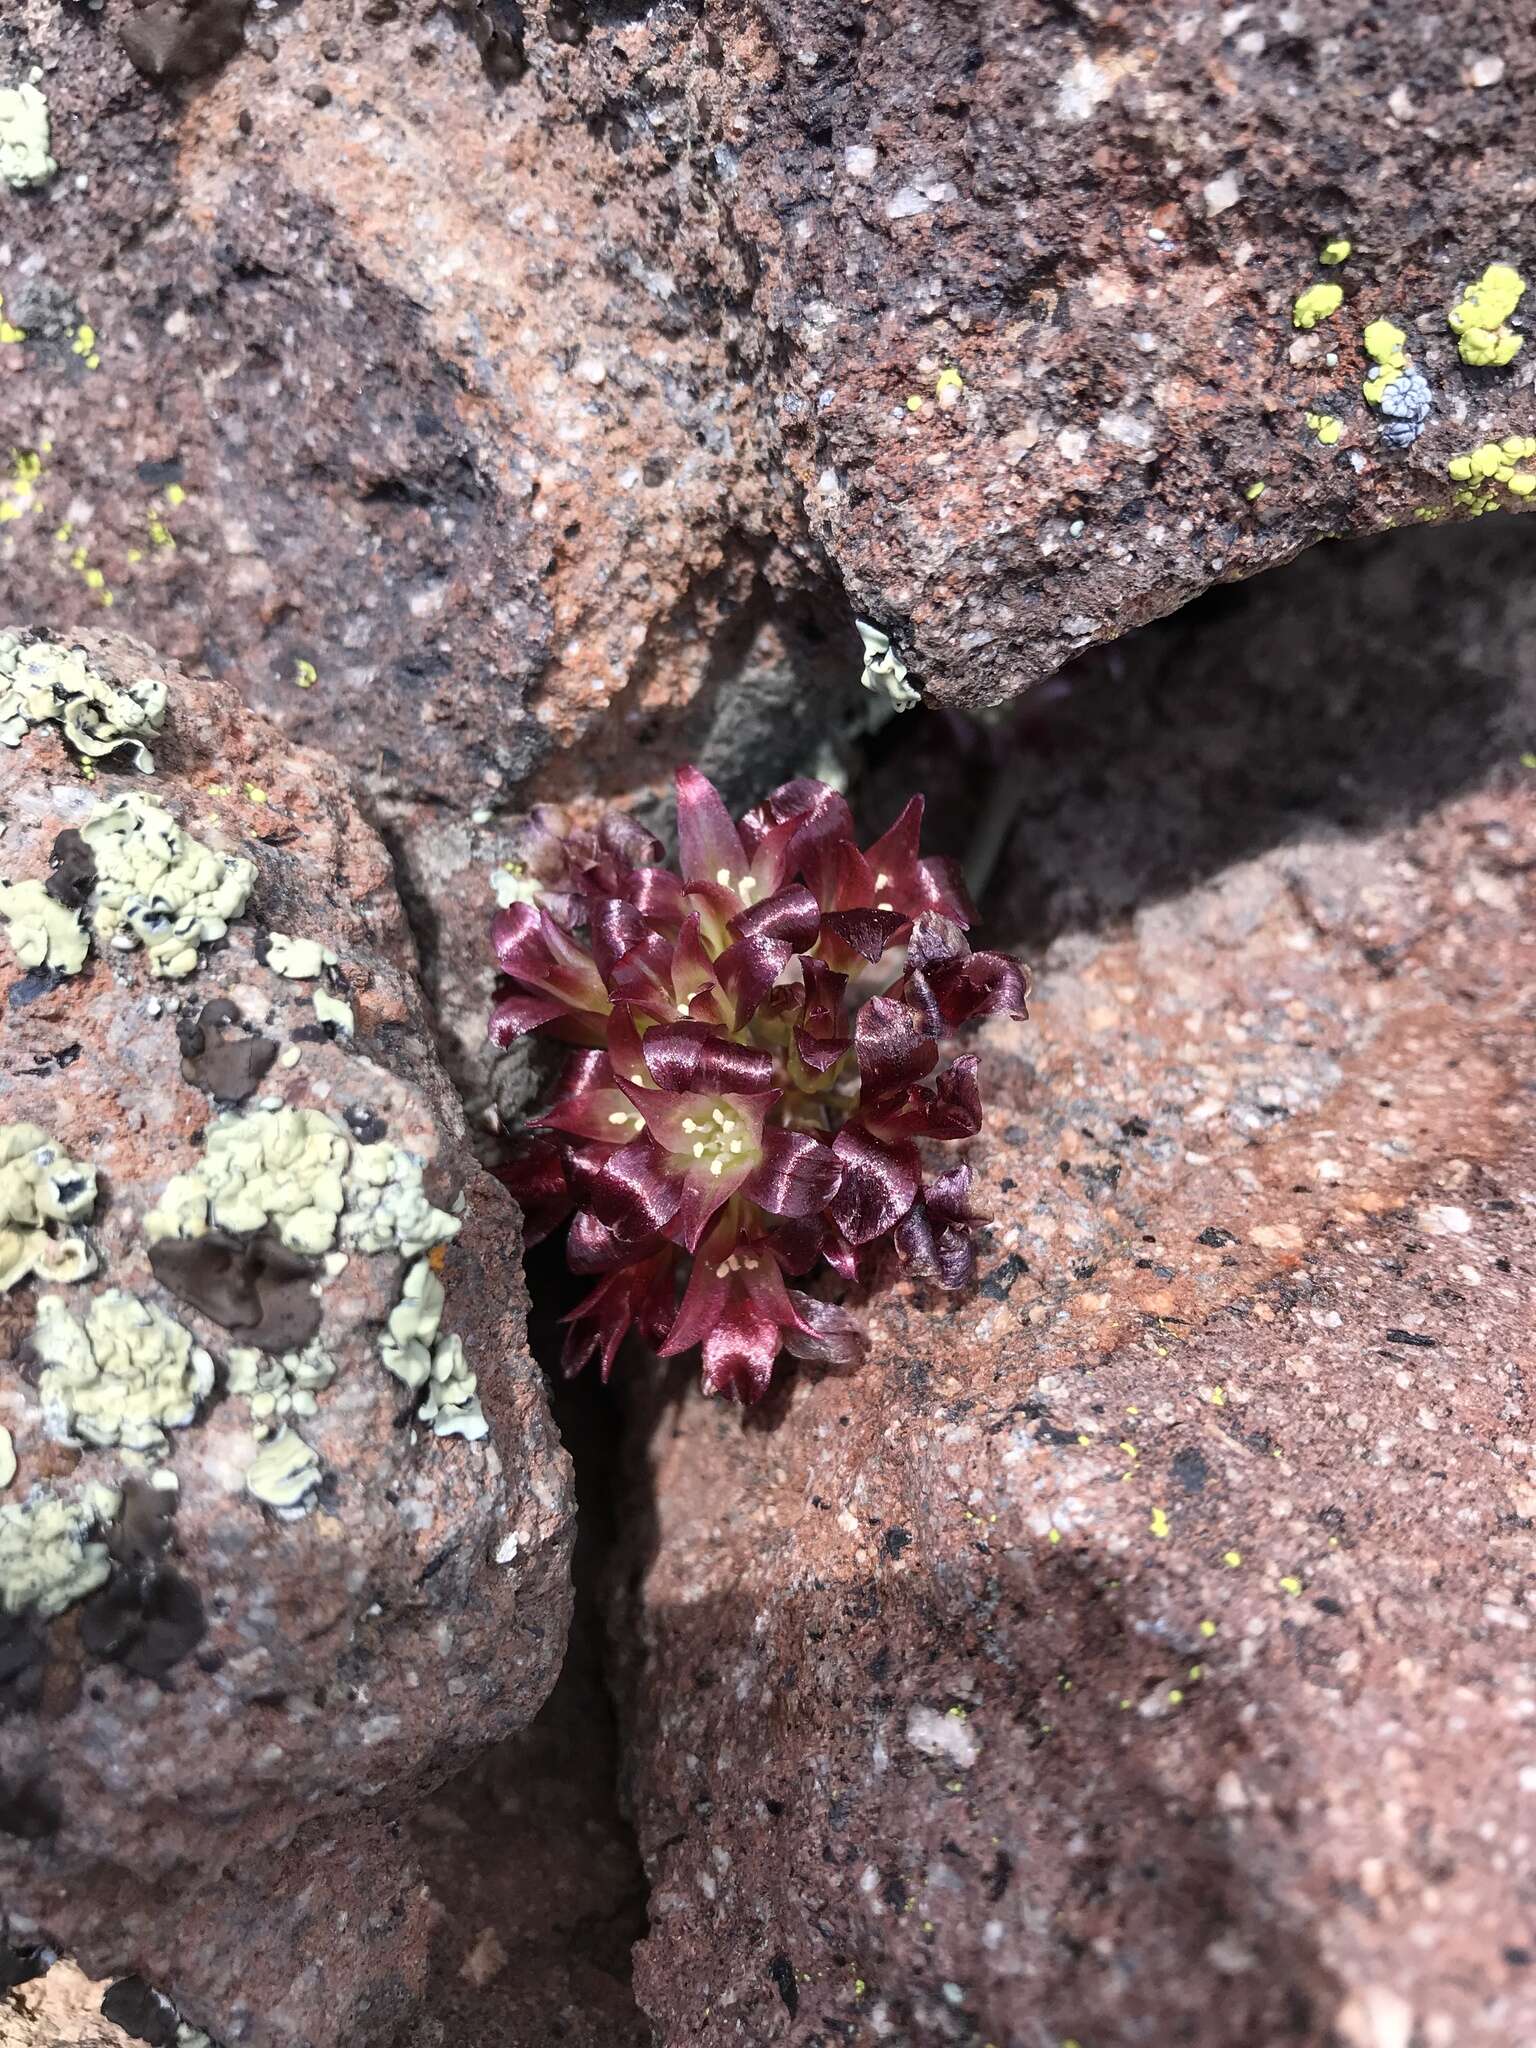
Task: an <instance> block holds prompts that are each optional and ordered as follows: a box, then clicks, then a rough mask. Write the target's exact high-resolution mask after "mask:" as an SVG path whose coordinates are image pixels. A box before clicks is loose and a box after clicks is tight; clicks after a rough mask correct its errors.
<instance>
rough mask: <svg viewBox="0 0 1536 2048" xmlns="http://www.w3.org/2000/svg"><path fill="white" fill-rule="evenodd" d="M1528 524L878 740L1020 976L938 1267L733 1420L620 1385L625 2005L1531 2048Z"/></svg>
mask: <svg viewBox="0 0 1536 2048" xmlns="http://www.w3.org/2000/svg"><path fill="white" fill-rule="evenodd" d="M1529 532H1530V529H1529V528H1524V529H1522V528H1521V527H1520V526H1519V525H1513V524H1503V523H1495V522H1488V523H1486V524H1485V525H1484V526H1482V527H1480V528H1478V529H1476V530H1475V531H1473V532H1469V533H1468V534H1466V535H1464V536H1461V537H1460V539H1459V541H1458V542H1457V543H1455V544H1453V542H1452V539H1451V537H1450V536H1429V535H1424V536H1418V537H1416V538H1415V539H1413V540H1412V541H1410V540H1407V539H1403V540H1398V541H1393V542H1390V543H1384V544H1372V545H1371V546H1369V547H1368V548H1367V549H1365V550H1364V551H1360V550H1348V551H1345V550H1340V551H1330V552H1329V553H1328V554H1327V555H1325V556H1318V557H1314V558H1312V559H1311V561H1310V562H1309V563H1308V564H1306V565H1304V566H1301V565H1299V566H1298V567H1297V568H1295V569H1292V570H1291V571H1288V572H1286V574H1284V575H1282V576H1277V577H1276V578H1274V579H1272V580H1270V581H1268V582H1266V583H1264V584H1261V585H1256V586H1253V587H1252V588H1251V589H1250V590H1249V591H1248V592H1245V593H1243V595H1242V597H1241V599H1239V598H1237V597H1235V596H1234V597H1233V598H1231V599H1229V600H1225V601H1224V602H1223V604H1222V605H1221V606H1220V607H1217V606H1214V605H1207V606H1205V607H1203V608H1201V609H1200V610H1199V611H1197V612H1193V613H1191V614H1190V615H1189V616H1188V617H1187V618H1186V619H1182V620H1178V621H1174V622H1170V623H1169V624H1168V625H1167V626H1166V627H1162V628H1158V629H1155V630H1154V631H1153V633H1151V634H1150V635H1147V636H1142V637H1141V638H1139V639H1138V640H1136V641H1134V642H1131V643H1128V644H1127V645H1126V646H1125V647H1124V648H1123V649H1117V650H1114V651H1113V652H1111V653H1110V654H1108V655H1106V656H1103V657H1099V658H1097V659H1095V660H1094V661H1093V662H1091V663H1084V664H1080V665H1079V667H1078V668H1077V669H1076V670H1074V671H1073V672H1072V674H1071V675H1070V677H1068V678H1064V679H1063V682H1062V684H1061V685H1060V686H1059V687H1057V688H1056V689H1054V690H1053V691H1052V692H1050V693H1048V694H1042V697H1041V699H1040V700H1039V702H1038V704H1037V706H1036V708H1035V709H1034V710H1033V711H1032V712H1031V713H1030V714H1029V716H1028V717H1027V718H1026V719H1025V720H1023V721H1022V722H1021V723H1020V724H1019V725H1018V726H1017V727H1015V728H1012V729H1010V730H1008V731H1007V732H1006V733H1005V734H1003V735H997V734H994V735H991V736H990V737H989V738H988V740H987V742H986V748H985V753H986V760H985V762H983V761H982V760H980V759H979V758H975V759H972V758H968V757H964V756H962V757H960V758H959V759H958V760H957V761H956V762H955V764H954V765H953V766H952V767H951V768H950V769H949V770H947V771H946V769H945V768H944V765H943V751H944V746H943V737H942V734H941V733H940V732H939V731H938V730H937V729H933V730H931V731H930V732H929V733H928V735H927V740H926V744H925V742H924V738H923V733H922V728H920V727H917V726H914V727H913V728H912V733H913V747H914V756H913V757H909V758H908V760H907V761H906V763H905V764H903V763H902V762H900V761H899V760H898V761H895V762H893V763H892V764H891V766H890V776H891V778H892V786H891V787H890V788H889V789H884V791H883V795H882V786H881V785H880V784H879V783H878V782H877V783H876V784H875V785H873V786H872V787H871V789H870V791H869V792H868V796H869V801H870V803H871V805H872V806H873V807H874V808H875V809H876V810H878V809H879V808H880V805H881V802H882V801H884V802H885V805H886V810H887V812H888V811H889V808H890V804H891V800H892V799H893V798H894V796H895V791H896V788H897V787H899V788H900V790H901V793H902V794H905V791H906V788H907V787H908V786H909V785H910V778H911V772H912V770H911V760H912V758H914V757H922V758H924V759H925V760H926V763H927V765H928V767H929V769H930V771H931V780H932V782H933V784H934V786H935V788H936V791H937V792H938V793H939V795H940V796H941V798H943V797H944V792H945V790H946V789H947V790H948V792H949V795H948V797H947V799H945V800H944V801H941V803H940V805H939V815H938V816H937V817H936V819H935V829H934V837H935V843H939V842H940V841H941V840H942V838H943V836H944V832H945V829H946V828H945V824H944V817H945V815H946V811H947V815H948V818H949V820H950V829H954V828H956V827H958V826H959V825H960V823H961V821H962V820H963V819H965V818H966V817H974V815H975V812H976V809H977V796H978V789H979V787H980V786H981V784H982V779H983V777H984V775H985V773H986V772H987V769H988V768H989V767H990V768H992V769H994V770H995V771H996V772H997V773H998V775H999V776H1000V777H1001V778H1002V779H1003V780H1004V781H1005V782H1008V783H1011V785H1012V789H1013V793H1014V796H1015V798H1016V799H1017V800H1020V801H1021V803H1022V810H1021V812H1020V814H1019V815H1018V816H1017V819H1016V823H1015V825H1014V827H1013V829H1012V831H1011V834H1008V835H1005V853H1004V858H1003V861H1002V863H1001V864H1000V867H999V869H998V877H999V879H998V882H997V884H996V885H995V887H994V889H993V890H992V891H991V892H990V902H989V905H988V909H987V918H986V929H987V932H988V934H989V937H992V938H1002V939H1012V938H1014V937H1018V938H1021V939H1026V940H1028V941H1029V942H1030V943H1031V945H1032V946H1033V947H1034V949H1035V953H1036V962H1037V966H1038V967H1039V968H1040V970H1041V971H1040V973H1039V977H1038V982H1037V999H1036V1000H1035V1002H1034V1003H1033V1005H1032V1007H1033V1011H1034V1015H1033V1019H1032V1021H1031V1022H1030V1023H1029V1024H1028V1025H1024V1026H1018V1027H1012V1026H1010V1027H1007V1028H1004V1029H996V1028H992V1029H989V1030H988V1032H987V1034H986V1036H985V1038H984V1039H983V1041H982V1051H983V1095H984V1098H985V1099H986V1101H987V1102H988V1105H989V1116H988V1123H987V1128H986V1133H985V1137H984V1139H983V1140H982V1141H978V1143H977V1144H976V1146H975V1147H974V1148H973V1162H972V1163H973V1165H974V1166H975V1169H976V1173H977V1187H976V1190H975V1202H974V1206H975V1207H976V1208H977V1209H978V1210H980V1211H981V1212H982V1213H983V1214H986V1215H988V1216H990V1217H991V1218H992V1219H993V1221H992V1223H991V1225H990V1228H989V1231H988V1233H987V1236H986V1239H985V1243H984V1249H983V1252H982V1256H981V1258H980V1273H981V1279H980V1284H979V1286H978V1288H977V1290H976V1292H975V1293H974V1294H973V1295H972V1296H970V1297H968V1298H966V1299H964V1300H961V1301H959V1302H955V1303H951V1302H949V1301H947V1300H946V1299H945V1298H943V1297H941V1296H939V1295H938V1294H937V1293H935V1292H931V1291H926V1290H924V1289H920V1288H913V1287H910V1286H908V1287H904V1288H899V1289H898V1290H897V1291H896V1292H895V1293H893V1294H890V1295H887V1296H885V1297H882V1298H878V1299H877V1300H875V1301H874V1302H873V1303H872V1304H871V1305H870V1309H869V1317H870V1325H871V1333H872V1336H873V1340H874V1341H873V1345H872V1351H871V1356H870V1360H869V1362H868V1363H867V1364H866V1365H865V1366H864V1367H863V1368H862V1370H860V1371H859V1372H857V1373H855V1374H852V1375H835V1374H827V1375H825V1376H823V1377H820V1378H817V1377H816V1376H814V1375H813V1374H812V1373H810V1372H809V1371H807V1370H802V1371H801V1372H800V1373H799V1375H798V1376H797V1377H796V1378H795V1379H794V1380H793V1382H792V1383H791V1384H790V1386H789V1388H788V1390H787V1392H786V1393H785V1394H784V1396H783V1397H782V1398H781V1399H780V1401H779V1402H778V1404H777V1405H776V1406H775V1407H773V1408H771V1409H770V1410H769V1411H768V1412H767V1413H759V1414H754V1415H753V1416H752V1417H751V1418H750V1419H749V1420H745V1421H744V1420H743V1418H742V1417H741V1415H740V1414H739V1413H737V1412H736V1411H733V1410H728V1409H726V1408H725V1407H723V1406H722V1405H717V1404H708V1403H705V1402H703V1401H701V1400H700V1399H698V1398H697V1396H696V1394H695V1392H694V1391H693V1389H692V1388H691V1387H690V1386H688V1385H687V1375H686V1374H683V1375H679V1376H678V1378H677V1379H676V1380H674V1381H672V1382H671V1383H658V1382H656V1381H646V1380H644V1379H640V1378H639V1377H638V1375H637V1385H638V1386H639V1387H640V1389H641V1390H642V1392H641V1395H640V1402H641V1407H640V1413H639V1414H638V1415H637V1417H636V1421H635V1434H636V1454H637V1458H638V1460H639V1467H638V1472H637V1488H636V1493H635V1496H634V1498H633V1499H632V1501H631V1504H630V1517H631V1519H630V1522H629V1525H628V1546H627V1547H628V1548H629V1549H631V1550H632V1553H633V1555H632V1558H631V1560H630V1561H629V1562H630V1570H629V1574H628V1578H627V1581H626V1583H625V1585H624V1586H623V1588H622V1589H621V1593H620V1596H619V1597H618V1599H617V1603H616V1609H615V1613H616V1620H617V1630H616V1633H617V1640H618V1641H619V1643H620V1645H621V1646H627V1655H628V1676H627V1682H626V1684H625V1686H624V1689H623V1700H624V1709H623V1714H622V1717H621V1725H623V1726H624V1728H625V1730H626V1737H627V1741H628V1744H629V1756H630V1782H631V1790H632V1799H633V1807H634V1812H635V1816H636V1822H637V1827H638V1831H639V1836H640V1842H641V1847H642V1850H643V1852H644V1854H645V1856H646V1859H647V1864H648V1868H649V1872H650V1877H651V1932H650V1935H649V1938H648V1940H647V1941H646V1942H645V1944H644V1945H643V1946H642V1947H641V1949H640V1950H639V1952H638V1964H637V1979H636V1981H637V1988H638V1991H639V1996H640V2000H641V2003H642V2005H643V2007H644V2008H645V2010H646V2011H647V2012H648V2013H649V2014H650V2015H651V2017H652V2019H653V2021H654V2022H655V2024H656V2027H657V2031H658V2037H659V2039H660V2040H661V2041H663V2042H664V2043H666V2044H668V2048H674V2044H676V2048H682V2044H684V2043H687V2044H689V2048H693V2044H698V2048H723V2044H727V2043H747V2042H750V2043H754V2044H756V2043H763V2042H775V2041H785V2042H790V2041H792V2042H795V2043H807V2044H809V2043H813V2042H814V2043H820V2044H830V2043H832V2042H834V2041H836V2042H846V2043H849V2044H854V2048H866V2044H868V2048H874V2044H876V2043H878V2042H882V2041H896V2042H914V2043H915V2042H922V2043H924V2044H929V2043H945V2042H955V2043H962V2042H963V2043H973V2044H979V2043H983V2042H991V2043H995V2044H997V2048H1060V2044H1061V2043H1062V2042H1066V2041H1071V2042H1080V2043H1082V2044H1084V2048H1088V2044H1095V2043H1105V2044H1107V2043H1113V2044H1115V2048H1134V2044H1141V2043H1146V2044H1149V2048H1150V2044H1154V2043H1155V2044H1158V2048H1163V2044H1167V2043H1171V2042H1178V2043H1185V2044H1191V2048H1230V2044H1231V2043H1233V2042H1236V2041H1242V2042H1244V2043H1252V2044H1254V2048H1281V2044H1292V2043H1295V2044H1305V2048H1325V2044H1326V2048H1410V2044H1411V2048H1504V2044H1507V2043H1509V2042H1511V2041H1515V2040H1524V2039H1528V2038H1531V2036H1532V2035H1533V2033H1536V1920H1533V1913H1536V1907H1533V1902H1532V1897H1531V1892H1530V1882H1529V1873H1530V1869H1531V1862H1532V1853H1533V1843H1536V1665H1533V1662H1532V1655H1531V1647H1530V1646H1531V1633H1530V1626H1531V1614H1530V1558H1531V1530H1532V1525H1533V1522H1536V1462H1533V1458H1536V1453H1533V1427H1532V1414H1531V1407H1530V1392H1529V1387H1530V1375H1531V1366H1532V1360H1531V1339H1530V1310H1531V1300H1532V1288H1533V1277H1536V1276H1533V1267H1532V1258H1531V1244H1532V1231H1531V1224H1532V1214H1531V1211H1532V1203H1533V1200H1536V1195H1533V1189H1536V1148H1533V1140H1532V1119H1531V1099H1532V1098H1531V1090H1532V1084H1533V1081H1536V1034H1533V1032H1532V1028H1531V1027H1532V1021H1533V1020H1532V1014H1531V990H1532V987H1533V967H1536V951H1533V943H1532V930H1533V926H1532V918H1531V913H1532V908H1533V905H1532V901H1531V875H1532V873H1533V872H1536V867H1533V860H1536V776H1533V772H1532V767H1531V757H1530V753H1529V748H1530V735H1531V733H1532V730H1533V727H1536V611H1533V607H1532V600H1531V596H1530V590H1531V584H1530V567H1531V554H1530V544H1529V541H1528V539H1527V538H1526V536H1527V535H1528V534H1529ZM1303 579H1305V580H1303ZM1388 685H1390V687H1389V686H1388ZM1522 754H1523V755H1524V756H1525V759H1524V761H1522V758H1521V757H1522ZM903 775H905V777H906V780H903V779H902V778H903ZM653 1370H654V1369H653ZM646 1389H649V1392H648V1393H647V1392H646V1391H645V1390H646ZM622 1555H623V1554H622V1552H621V1558H622Z"/></svg>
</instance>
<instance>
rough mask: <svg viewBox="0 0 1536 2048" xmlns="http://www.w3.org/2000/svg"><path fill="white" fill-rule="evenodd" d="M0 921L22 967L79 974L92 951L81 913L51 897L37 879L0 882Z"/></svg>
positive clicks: (89, 936)
mask: <svg viewBox="0 0 1536 2048" xmlns="http://www.w3.org/2000/svg"><path fill="white" fill-rule="evenodd" d="M0 917H3V918H4V919H5V922H6V925H7V927H8V930H7V937H8V938H9V939H10V942H11V951H12V952H13V953H14V954H15V955H16V959H17V961H18V963H19V964H20V965H21V966H23V967H46V968H49V969H51V970H52V972H53V973H55V974H78V973H79V972H80V970H81V968H82V967H83V966H84V965H85V962H86V958H87V955H88V954H89V953H90V950H91V935H90V933H89V932H88V931H87V930H86V928H85V926H84V925H83V924H82V923H81V922H80V917H79V913H78V912H77V911H74V910H72V909H70V907H69V905H68V904H66V903H58V902H56V901H55V900H54V898H53V897H52V896H50V895H49V894H48V887H47V884H46V883H44V882H39V881H37V880H36V879H35V878H34V879H32V880H29V881H25V882H0Z"/></svg>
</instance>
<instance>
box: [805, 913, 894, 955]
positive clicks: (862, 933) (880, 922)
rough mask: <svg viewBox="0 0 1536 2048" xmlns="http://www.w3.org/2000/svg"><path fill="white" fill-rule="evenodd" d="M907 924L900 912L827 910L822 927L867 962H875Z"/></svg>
mask: <svg viewBox="0 0 1536 2048" xmlns="http://www.w3.org/2000/svg"><path fill="white" fill-rule="evenodd" d="M908 922H909V920H908V919H907V918H905V917H903V916H902V914H901V912H900V911H899V910H829V911H828V912H827V914H826V916H825V917H824V918H823V919H822V920H821V928H822V931H823V932H826V933H830V934H831V936H832V937H833V938H834V939H836V940H837V941H838V942H839V944H841V945H844V946H847V947H848V948H849V949H850V950H851V951H853V952H855V953H862V954H863V956H864V958H865V959H866V960H878V959H879V958H880V955H881V954H882V953H883V952H884V951H885V949H886V947H887V946H889V945H891V944H892V943H893V941H894V940H895V938H896V935H897V933H898V932H904V931H905V930H906V928H907V924H908Z"/></svg>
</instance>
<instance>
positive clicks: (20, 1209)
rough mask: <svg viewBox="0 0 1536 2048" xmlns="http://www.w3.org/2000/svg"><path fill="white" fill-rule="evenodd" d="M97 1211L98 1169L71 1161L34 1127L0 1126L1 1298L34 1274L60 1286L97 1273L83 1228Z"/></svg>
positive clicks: (20, 1125) (46, 1135) (18, 1125)
mask: <svg viewBox="0 0 1536 2048" xmlns="http://www.w3.org/2000/svg"><path fill="white" fill-rule="evenodd" d="M95 1206H96V1169H95V1167H94V1166H84V1165H81V1164H80V1163H79V1162H78V1161H77V1160H74V1159H71V1158H70V1157H69V1155H68V1154H67V1153H66V1152H65V1151H64V1150H63V1148H62V1147H61V1146H59V1145H56V1144H55V1143H54V1142H53V1140H52V1139H51V1138H50V1137H49V1136H48V1133H47V1132H46V1131H45V1130H43V1129H42V1128H41V1127H40V1126H39V1125H37V1124H0V1294H6V1293H9V1291H10V1290H11V1288H13V1287H15V1286H17V1285H18V1283H19V1282H21V1281H23V1280H25V1279H27V1278H29V1277H30V1276H31V1275H33V1274H35V1275H36V1276H37V1278H38V1279H40V1280H46V1281H49V1282H52V1283H54V1284H59V1285H62V1284H63V1283H64V1282H66V1281H71V1280H83V1279H85V1278H86V1277H87V1276H88V1275H89V1274H91V1273H94V1272H95V1270H96V1257H95V1254H94V1253H93V1252H92V1250H91V1248H90V1246H89V1245H88V1244H87V1243H86V1241H85V1239H84V1238H83V1237H80V1236H77V1235H76V1233H75V1232H74V1231H72V1230H68V1229H60V1228H59V1227H58V1226H60V1225H67V1224H71V1223H82V1222H84V1221H85V1220H86V1218H87V1217H89V1216H90V1214H91V1211H92V1210H93V1209H94V1208H95Z"/></svg>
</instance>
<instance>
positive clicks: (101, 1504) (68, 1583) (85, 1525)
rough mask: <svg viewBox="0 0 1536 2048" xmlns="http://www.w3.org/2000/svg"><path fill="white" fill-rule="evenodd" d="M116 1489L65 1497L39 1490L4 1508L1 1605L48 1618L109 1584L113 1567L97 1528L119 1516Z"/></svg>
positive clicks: (0, 1532)
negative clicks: (61, 1497) (64, 1498)
mask: <svg viewBox="0 0 1536 2048" xmlns="http://www.w3.org/2000/svg"><path fill="white" fill-rule="evenodd" d="M117 1510H118V1495H117V1491H116V1489H115V1488H114V1487H110V1486H90V1487H87V1488H86V1489H85V1490H84V1492H83V1493H81V1494H80V1496H79V1497H78V1499H74V1500H63V1499H60V1498H59V1497H58V1496H57V1495H55V1494H51V1493H45V1492H43V1491H42V1490H41V1489H40V1488H35V1489H34V1490H33V1492H32V1493H31V1494H30V1495H29V1496H28V1497H27V1499H26V1500H23V1501H13V1502H11V1503H9V1504H8V1505H7V1506H5V1507H0V1609H3V1610H4V1611H5V1612H6V1613H7V1614H22V1613H25V1612H26V1611H27V1610H28V1609H29V1608H30V1609H31V1610H33V1611H34V1612H35V1613H37V1614H40V1615H42V1616H43V1618H44V1619H45V1620H46V1619H48V1618H49V1617H50V1616H52V1615H55V1614H62V1613H63V1612H64V1610H65V1608H66V1607H72V1606H73V1605H74V1604H75V1602H76V1601H77V1600H83V1599H84V1598H85V1596H86V1594H87V1593H94V1592H95V1590H96V1588H97V1587H98V1586H101V1585H105V1583H106V1581H107V1578H108V1575H109V1574H110V1572H111V1569H112V1562H111V1558H110V1557H109V1556H108V1553H107V1546H106V1544H105V1543H104V1542H102V1541H101V1540H100V1539H99V1532H100V1531H101V1530H103V1529H105V1528H107V1527H109V1526H110V1524H111V1523H112V1522H113V1520H114V1519H115V1518H116V1515H117Z"/></svg>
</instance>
